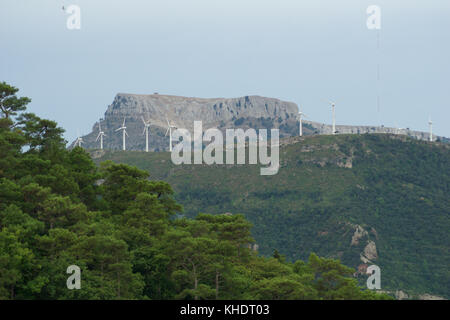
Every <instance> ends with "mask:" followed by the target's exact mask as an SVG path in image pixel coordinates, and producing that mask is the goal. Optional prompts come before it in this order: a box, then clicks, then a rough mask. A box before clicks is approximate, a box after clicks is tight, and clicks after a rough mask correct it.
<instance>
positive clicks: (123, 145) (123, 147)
mask: <svg viewBox="0 0 450 320" xmlns="http://www.w3.org/2000/svg"><path fill="white" fill-rule="evenodd" d="M120 130H123V132H122V138H123V142H122V150H124V151H125V149H126V148H125V135H126V136H127V137H128V133H127V127H125V118H123V124H122V126H121V127H120V128H118V129H116V131H120Z"/></svg>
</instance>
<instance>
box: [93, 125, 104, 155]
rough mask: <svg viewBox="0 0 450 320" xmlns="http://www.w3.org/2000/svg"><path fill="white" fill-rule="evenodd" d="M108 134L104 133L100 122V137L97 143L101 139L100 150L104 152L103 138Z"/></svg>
mask: <svg viewBox="0 0 450 320" xmlns="http://www.w3.org/2000/svg"><path fill="white" fill-rule="evenodd" d="M105 136H106V134H105V133H104V132H103V131H102V127H101V125H100V122H99V123H98V136H97V139H95V141H98V139H100V150H103V137H105Z"/></svg>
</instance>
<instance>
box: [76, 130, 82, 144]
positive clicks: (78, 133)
mask: <svg viewBox="0 0 450 320" xmlns="http://www.w3.org/2000/svg"><path fill="white" fill-rule="evenodd" d="M82 143H84V141H83V138H82V137H80V131H79V130H77V139H76V140H75V147H76V146H78V147H80V148H81V144H82Z"/></svg>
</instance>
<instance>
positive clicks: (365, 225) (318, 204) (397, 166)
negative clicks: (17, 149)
mask: <svg viewBox="0 0 450 320" xmlns="http://www.w3.org/2000/svg"><path fill="white" fill-rule="evenodd" d="M92 154H93V155H94V157H95V158H97V159H96V160H95V161H97V162H99V161H103V160H106V159H110V160H113V161H114V162H118V163H127V164H130V165H134V166H137V167H139V168H141V169H144V170H146V171H148V172H149V173H150V177H151V178H152V179H157V180H158V179H160V180H164V181H167V182H169V183H170V184H171V185H172V186H173V188H174V190H175V199H176V200H177V201H178V202H179V203H181V204H182V205H183V206H184V209H185V210H184V214H185V215H186V216H187V217H194V216H196V215H197V213H198V212H205V213H210V214H222V213H226V212H230V213H233V214H235V213H241V214H243V215H244V216H245V217H246V218H247V219H248V220H249V221H250V222H251V223H252V224H253V225H254V227H253V229H252V236H253V237H254V238H255V240H256V242H257V244H258V245H259V251H260V252H261V253H262V254H264V255H266V256H270V255H271V254H272V252H273V250H274V249H277V250H278V251H280V252H281V253H283V254H285V255H286V257H287V259H288V260H289V261H295V260H297V259H307V257H308V256H309V254H310V253H311V252H316V253H317V254H319V255H321V256H325V257H329V258H336V259H340V260H341V261H342V262H343V263H344V264H346V265H348V266H351V267H353V268H358V270H359V271H360V272H359V273H360V274H361V273H364V270H365V268H366V267H367V266H368V265H370V264H377V265H379V266H380V267H381V271H382V288H383V289H386V290H392V291H395V290H400V289H401V290H406V291H407V292H408V293H409V294H410V296H412V297H417V295H418V294H421V293H431V294H436V295H441V296H444V297H447V298H449V297H450V292H449V288H450V270H449V267H448V266H449V265H450V256H449V251H448V248H449V245H450V239H449V233H448V230H450V220H449V219H450V197H449V194H450V192H449V191H450V148H449V146H448V145H446V144H441V143H429V142H424V141H416V140H413V139H411V138H407V137H405V136H396V135H385V134H364V135H337V136H312V137H305V138H289V139H287V140H283V141H282V146H281V148H280V162H281V168H280V170H279V173H278V174H277V175H274V176H260V175H259V167H260V166H259V165H239V166H223V165H214V166H207V165H182V166H175V165H173V164H172V163H171V160H170V155H169V154H168V153H149V154H146V153H143V152H126V153H123V152H114V153H110V152H106V153H99V152H98V151H97V152H93V153H92ZM358 277H360V275H358ZM360 279H361V281H363V280H364V277H360Z"/></svg>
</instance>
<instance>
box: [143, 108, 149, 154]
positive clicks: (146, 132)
mask: <svg viewBox="0 0 450 320" xmlns="http://www.w3.org/2000/svg"><path fill="white" fill-rule="evenodd" d="M141 119H142V122H143V123H144V131H143V132H142V134H145V152H148V131H149V128H150V121H145V120H144V117H141Z"/></svg>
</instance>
